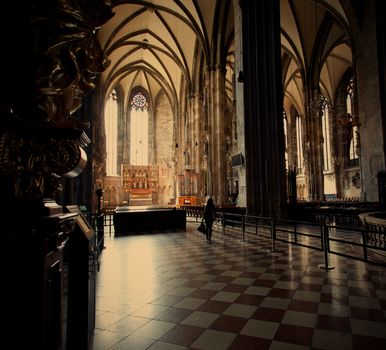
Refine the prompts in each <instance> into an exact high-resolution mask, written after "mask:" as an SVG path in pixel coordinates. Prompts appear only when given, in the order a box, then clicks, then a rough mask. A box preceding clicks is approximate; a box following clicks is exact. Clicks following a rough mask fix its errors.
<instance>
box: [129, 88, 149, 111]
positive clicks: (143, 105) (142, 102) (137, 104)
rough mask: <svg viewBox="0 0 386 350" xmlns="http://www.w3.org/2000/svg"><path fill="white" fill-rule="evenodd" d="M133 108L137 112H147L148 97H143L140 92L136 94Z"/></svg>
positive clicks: (132, 101) (132, 103)
mask: <svg viewBox="0 0 386 350" xmlns="http://www.w3.org/2000/svg"><path fill="white" fill-rule="evenodd" d="M130 105H131V108H132V109H135V110H136V111H138V110H139V111H142V112H143V111H145V110H147V107H148V105H147V101H146V97H145V96H143V95H142V94H141V93H140V92H138V93H136V94H135V95H134V96H133V99H132V100H131V104H130Z"/></svg>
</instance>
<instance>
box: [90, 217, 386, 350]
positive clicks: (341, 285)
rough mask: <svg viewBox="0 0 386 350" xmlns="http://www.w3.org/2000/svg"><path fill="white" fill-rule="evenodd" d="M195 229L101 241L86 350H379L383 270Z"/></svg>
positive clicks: (385, 323)
mask: <svg viewBox="0 0 386 350" xmlns="http://www.w3.org/2000/svg"><path fill="white" fill-rule="evenodd" d="M197 226H198V224H197V223H195V222H188V224H187V230H186V231H180V232H171V231H168V232H159V233H153V234H142V235H131V236H125V237H114V235H113V234H112V235H111V236H109V234H108V233H107V234H106V237H105V246H106V249H105V250H104V251H103V253H102V256H101V261H100V263H101V265H100V271H99V272H98V274H97V291H96V293H97V301H96V329H95V336H94V347H93V349H94V350H106V349H130V350H133V349H151V350H155V349H167V350H174V349H176V350H177V349H208V350H214V349H218V350H225V349H271V350H272V349H286V350H287V349H340V350H342V349H363V348H365V347H366V348H372V349H385V348H386V269H385V268H382V267H378V266H376V265H371V264H365V263H363V262H360V261H356V260H353V259H346V258H342V257H339V256H336V255H333V254H330V255H329V261H330V266H334V269H332V270H329V271H326V270H324V269H321V268H320V265H321V264H323V262H324V257H323V253H322V252H319V251H314V250H312V249H308V248H302V247H297V246H291V245H288V244H277V245H276V251H275V252H274V253H272V251H271V248H272V246H271V242H270V241H269V240H267V239H265V238H261V237H259V238H258V239H256V236H248V237H247V240H246V241H245V242H241V241H240V234H239V232H237V231H232V230H230V231H227V232H226V233H225V234H224V233H223V232H222V231H221V230H220V229H219V227H218V228H217V229H215V230H214V234H213V236H214V237H213V238H212V239H213V241H212V243H211V244H210V243H208V242H207V241H206V240H205V239H204V237H203V235H202V234H201V233H199V232H198V231H197V230H196V228H197Z"/></svg>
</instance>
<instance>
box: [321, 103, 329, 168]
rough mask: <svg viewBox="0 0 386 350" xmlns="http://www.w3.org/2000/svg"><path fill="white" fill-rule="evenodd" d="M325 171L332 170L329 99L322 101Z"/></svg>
mask: <svg viewBox="0 0 386 350" xmlns="http://www.w3.org/2000/svg"><path fill="white" fill-rule="evenodd" d="M321 108H322V111H321V112H322V135H323V170H324V171H328V170H330V169H331V141H330V116H329V110H328V102H327V98H326V97H325V96H323V99H322V106H321Z"/></svg>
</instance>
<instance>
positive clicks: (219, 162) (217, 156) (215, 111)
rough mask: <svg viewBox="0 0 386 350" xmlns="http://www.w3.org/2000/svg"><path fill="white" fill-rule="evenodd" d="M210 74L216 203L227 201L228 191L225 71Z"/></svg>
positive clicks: (212, 181) (210, 160)
mask: <svg viewBox="0 0 386 350" xmlns="http://www.w3.org/2000/svg"><path fill="white" fill-rule="evenodd" d="M208 74H209V89H208V93H209V96H208V97H209V115H208V133H209V140H208V146H209V154H208V169H209V195H212V196H213V197H214V198H213V199H214V201H215V203H216V205H222V204H225V203H227V193H226V181H225V180H226V161H225V152H226V141H225V133H224V107H223V106H224V104H225V100H224V94H225V72H224V70H223V69H222V67H219V66H217V67H216V68H215V69H210V70H208Z"/></svg>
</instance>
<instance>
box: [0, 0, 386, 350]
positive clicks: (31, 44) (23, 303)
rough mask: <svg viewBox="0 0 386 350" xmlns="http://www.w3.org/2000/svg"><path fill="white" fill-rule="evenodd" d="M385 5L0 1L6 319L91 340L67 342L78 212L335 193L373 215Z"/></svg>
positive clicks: (281, 211)
mask: <svg viewBox="0 0 386 350" xmlns="http://www.w3.org/2000/svg"><path fill="white" fill-rule="evenodd" d="M385 4H386V3H385V2H384V1H381V0H369V1H361V0H263V1H255V0H249V1H248V0H241V1H236V0H216V1H204V0H180V1H177V0H149V1H146V0H137V1H130V0H111V1H110V0H97V1H91V0H79V1H75V0H55V1H48V0H42V1H34V0H33V1H13V2H7V3H6V4H3V5H2V8H3V10H2V13H1V21H0V22H1V24H0V25H1V32H2V37H1V40H0V43H1V51H0V58H1V63H2V67H3V72H2V75H1V79H0V113H1V120H0V132H1V141H0V178H1V181H0V186H1V195H2V210H1V215H2V221H3V229H2V233H3V237H4V238H5V242H6V245H5V248H6V249H5V252H6V254H5V256H6V260H5V262H4V263H3V264H2V267H3V269H4V270H5V271H4V272H5V274H4V281H3V283H4V285H5V289H6V291H7V297H8V300H10V302H9V306H10V309H11V310H10V312H9V313H6V316H7V319H8V323H9V324H16V323H17V324H19V325H20V318H21V319H22V320H23V321H22V322H23V327H26V328H30V329H31V330H30V331H27V333H28V337H26V340H25V342H26V343H29V344H34V345H35V347H37V348H39V349H62V348H63V349H64V348H67V349H78V348H79V349H83V348H88V346H89V345H84V346H80V347H77V346H78V345H71V341H70V340H68V339H69V338H68V337H69V336H70V335H71V336H72V337H73V338H72V339H77V337H82V334H80V333H79V334H77V333H76V331H74V330H73V328H68V332H69V334H70V335H69V334H67V339H66V335H65V334H64V335H63V331H62V328H63V326H62V325H63V320H62V317H63V316H62V313H61V311H60V310H62V309H60V310H59V311H58V304H59V305H61V306H60V307H59V308H61V307H62V301H63V300H62V299H61V298H62V296H63V295H62V294H63V274H65V273H64V272H63V266H62V265H61V264H63V259H65V258H66V254H67V253H66V251H67V250H66V249H67V248H66V246H67V245H68V244H67V242H68V240H69V241H70V242H71V238H69V237H71V232H74V230H75V231H76V230H77V228H78V229H80V230H81V231H83V232H85V231H87V232H90V230H92V229H95V227H93V228H92V227H88V226H87V225H88V222H91V221H92V218H95V216H96V217H98V215H99V214H101V213H102V212H103V210H104V209H110V210H113V209H114V208H116V207H117V206H128V207H130V206H154V207H172V208H177V209H178V208H182V207H186V206H188V207H189V206H203V205H204V204H205V199H206V198H207V197H208V196H211V197H212V198H213V199H214V202H215V204H216V206H218V207H222V208H228V209H229V210H231V209H232V208H236V209H237V208H243V209H245V212H246V213H248V214H250V215H258V216H262V217H278V218H295V217H296V218H300V219H302V217H301V214H299V213H303V210H304V208H306V207H307V208H310V207H312V208H319V207H320V206H321V205H329V204H336V203H350V205H352V206H354V207H356V208H360V207H366V206H367V207H369V206H372V207H374V208H377V209H383V208H384V205H385V204H386V166H385V162H386V29H385V20H384V18H383V17H384V14H385V13H386V5H385ZM74 206H78V207H79V208H85V209H84V210H82V212H78V211H77V209H74ZM79 217H81V218H83V219H79ZM87 219H88V220H87ZM82 225H83V226H82ZM97 225H98V224H97ZM99 225H100V223H99ZM79 227H80V228H79ZM99 229H100V227H99ZM102 230H103V228H102ZM72 240H73V241H74V242H72V243H70V246H73V248H72V249H73V250H72V251H77V249H78V248H79V247H78V245H77V244H78V243H76V242H77V241H76V239H72ZM79 249H80V248H79ZM87 249H91V248H90V247H89V246H87V248H86V250H87ZM70 251H71V249H70ZM79 251H80V250H79ZM94 253H95V252H94ZM68 254H69V255H70V256H72V255H71V254H72V253H68ZM95 254H97V253H95ZM73 255H74V256H73V258H74V259H76V254H73ZM70 259H71V258H70ZM87 259H88V258H87ZM87 259H86V260H87ZM69 269H70V270H71V268H70V267H69ZM70 270H69V271H67V273H68V274H69V275H70V274H71V271H70ZM85 274H86V275H87V272H86V273H85ZM82 276H83V275H81V273H79V276H78V277H77V278H79V281H78V280H77V281H78V282H73V283H80V284H81V283H82V278H83V279H84V278H85V279H86V280H87V276H86V277H82ZM69 293H70V292H69ZM26 294H28V297H26ZM55 298H56V299H55ZM58 298H59V299H58ZM69 298H70V299H69V300H68V301H69V302H70V300H71V298H72V297H70V295H69ZM74 298H75V299H76V298H77V296H75V297H74ZM75 299H74V300H75ZM58 300H59V301H58ZM76 300H77V299H76ZM74 303H75V304H74V305H77V304H76V302H74ZM79 303H80V301H79ZM91 307H92V306H91ZM21 315H23V316H21ZM89 315H90V310H89V309H87V310H85V311H84V312H83V311H82V312H81V311H80V310H78V311H77V310H72V311H71V314H69V315H68V317H69V322H74V324H77V323H76V322H79V327H78V328H77V327H75V326H74V329H83V328H84V327H86V331H84V332H86V333H87V332H88V334H90V333H92V332H93V329H91V330H90V328H87V322H89V321H88V317H90V316H89ZM70 318H71V320H72V319H74V321H70ZM85 324H86V326H85ZM16 327H17V331H18V332H17V334H20V333H21V332H20V326H16ZM88 327H90V326H88ZM70 332H74V333H70ZM79 332H81V331H80V330H79ZM9 337H10V338H14V337H15V335H14V333H13V332H12V331H10V332H9ZM89 340H90V336H89V337H88V338H87V340H85V344H86V343H88V342H89ZM21 341H22V340H21ZM66 341H67V344H66ZM64 344H66V345H64ZM82 344H83V343H82ZM71 346H75V347H71ZM21 348H22V347H21Z"/></svg>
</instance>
